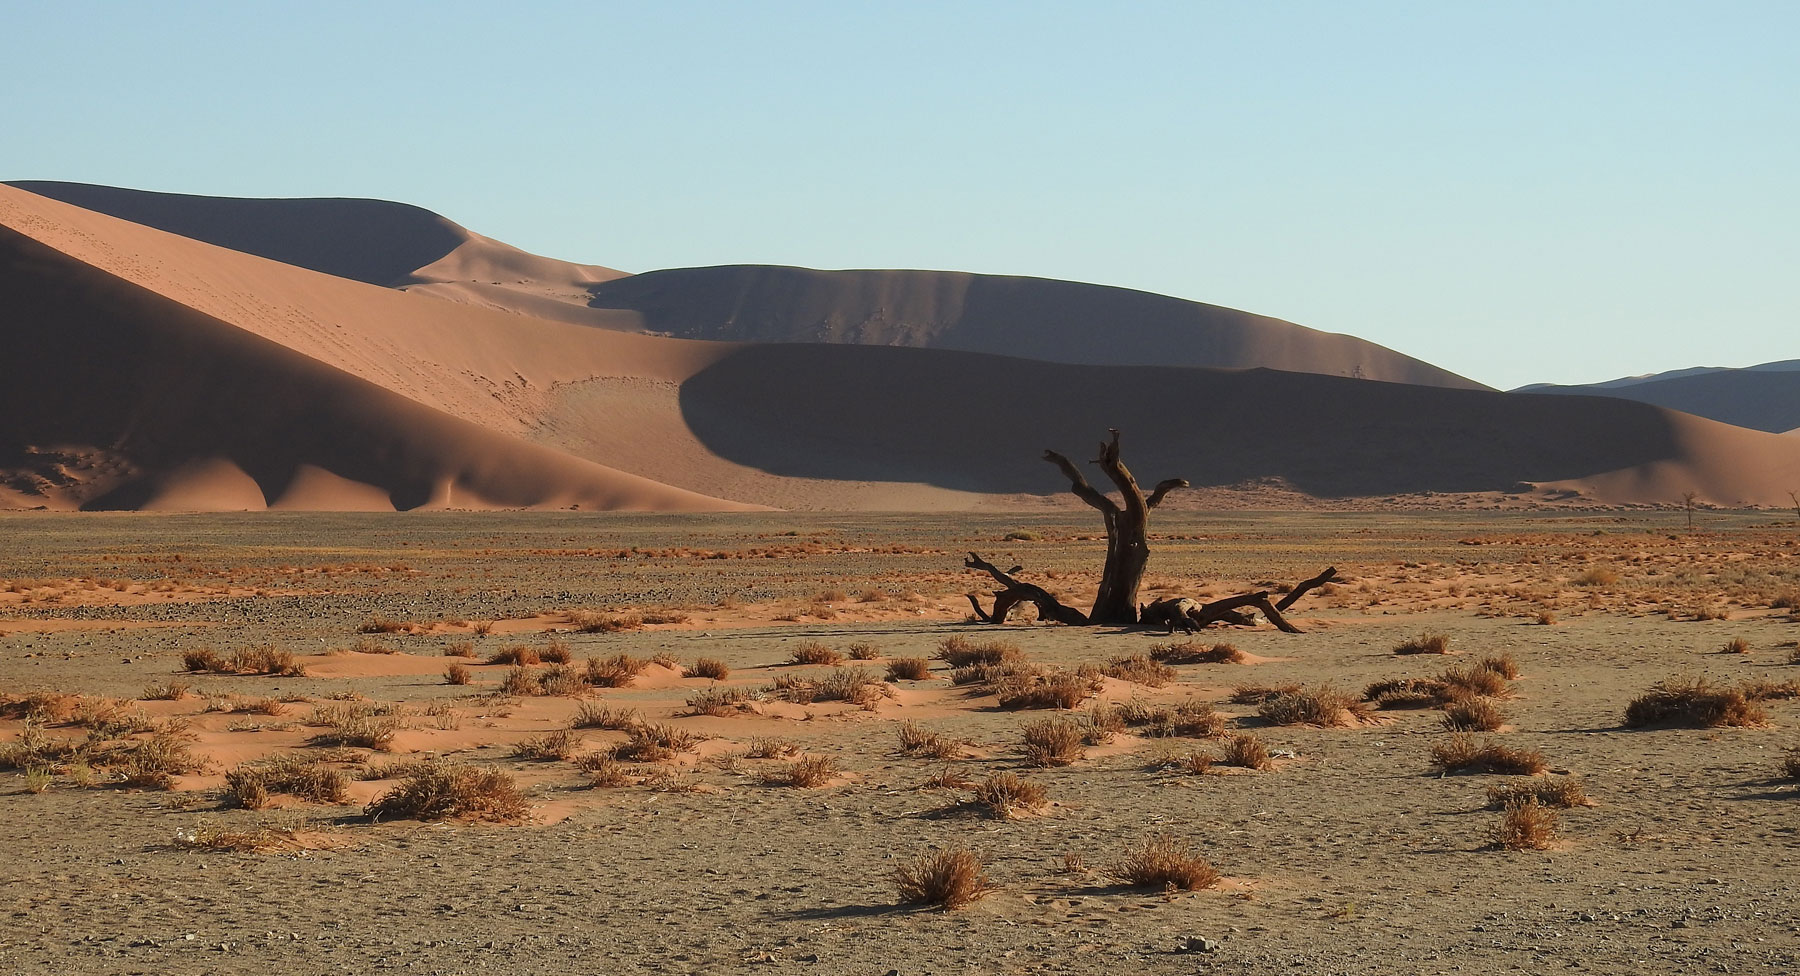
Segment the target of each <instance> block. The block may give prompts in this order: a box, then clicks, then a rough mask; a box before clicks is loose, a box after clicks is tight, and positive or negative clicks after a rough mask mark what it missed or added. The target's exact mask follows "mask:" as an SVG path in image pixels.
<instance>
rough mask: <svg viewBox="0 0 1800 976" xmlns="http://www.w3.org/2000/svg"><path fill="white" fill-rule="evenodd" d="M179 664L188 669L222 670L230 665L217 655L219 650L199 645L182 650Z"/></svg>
mask: <svg viewBox="0 0 1800 976" xmlns="http://www.w3.org/2000/svg"><path fill="white" fill-rule="evenodd" d="M181 664H182V667H185V668H187V669H188V670H189V671H213V672H224V671H229V670H231V668H230V666H229V665H227V664H226V663H225V659H224V658H222V657H220V656H219V652H217V651H215V650H213V649H212V648H210V647H200V648H195V649H194V650H191V651H184V652H182V655H181Z"/></svg>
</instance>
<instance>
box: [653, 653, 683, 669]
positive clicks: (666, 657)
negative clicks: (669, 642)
mask: <svg viewBox="0 0 1800 976" xmlns="http://www.w3.org/2000/svg"><path fill="white" fill-rule="evenodd" d="M650 663H651V664H654V665H656V666H657V667H659V668H666V669H668V670H670V671H680V670H681V658H678V657H676V656H675V655H673V654H670V653H669V652H668V651H657V652H656V653H655V654H652V655H650Z"/></svg>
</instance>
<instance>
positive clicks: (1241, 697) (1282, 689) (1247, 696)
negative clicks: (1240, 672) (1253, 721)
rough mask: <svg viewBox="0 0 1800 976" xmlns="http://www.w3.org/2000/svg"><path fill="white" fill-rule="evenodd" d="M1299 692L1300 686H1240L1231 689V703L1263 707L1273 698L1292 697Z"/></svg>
mask: <svg viewBox="0 0 1800 976" xmlns="http://www.w3.org/2000/svg"><path fill="white" fill-rule="evenodd" d="M1299 691H1300V686H1299V685H1238V686H1237V687H1236V688H1233V689H1231V703H1232V704H1233V705H1261V704H1262V703H1263V702H1266V701H1268V700H1269V699H1271V698H1277V697H1280V696H1282V695H1292V694H1296V693H1298V692H1299Z"/></svg>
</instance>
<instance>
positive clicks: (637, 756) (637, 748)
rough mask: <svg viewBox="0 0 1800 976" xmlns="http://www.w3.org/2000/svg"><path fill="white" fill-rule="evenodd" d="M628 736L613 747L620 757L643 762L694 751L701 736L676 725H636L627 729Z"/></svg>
mask: <svg viewBox="0 0 1800 976" xmlns="http://www.w3.org/2000/svg"><path fill="white" fill-rule="evenodd" d="M625 734H626V736H628V738H627V739H626V740H625V741H624V742H622V743H620V744H619V745H617V746H615V747H614V748H613V755H614V756H615V757H617V758H619V759H627V760H639V761H642V762H665V761H667V760H670V759H674V758H675V757H676V756H677V755H679V754H681V753H684V752H693V751H694V749H695V747H697V746H699V745H700V742H701V737H700V736H698V735H695V734H694V733H692V732H689V731H687V730H686V729H683V728H681V727H679V726H675V725H650V724H641V725H634V726H632V727H631V728H628V729H626V730H625Z"/></svg>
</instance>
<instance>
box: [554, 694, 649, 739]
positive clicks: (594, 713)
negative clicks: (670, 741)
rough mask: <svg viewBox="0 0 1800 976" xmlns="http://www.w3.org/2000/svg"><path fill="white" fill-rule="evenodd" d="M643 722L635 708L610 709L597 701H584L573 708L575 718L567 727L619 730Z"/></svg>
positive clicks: (642, 717) (641, 716) (633, 726)
mask: <svg viewBox="0 0 1800 976" xmlns="http://www.w3.org/2000/svg"><path fill="white" fill-rule="evenodd" d="M643 723H644V716H643V715H642V714H641V713H640V712H638V710H637V709H635V708H621V709H612V708H608V707H606V706H605V705H602V704H600V703H599V702H591V701H584V702H582V703H581V705H580V706H579V707H577V708H576V709H575V718H574V719H573V720H572V721H571V722H570V723H569V727H570V728H575V729H607V730H609V731H613V732H619V731H623V730H626V729H631V728H635V727H637V726H639V725H642V724H643Z"/></svg>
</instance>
